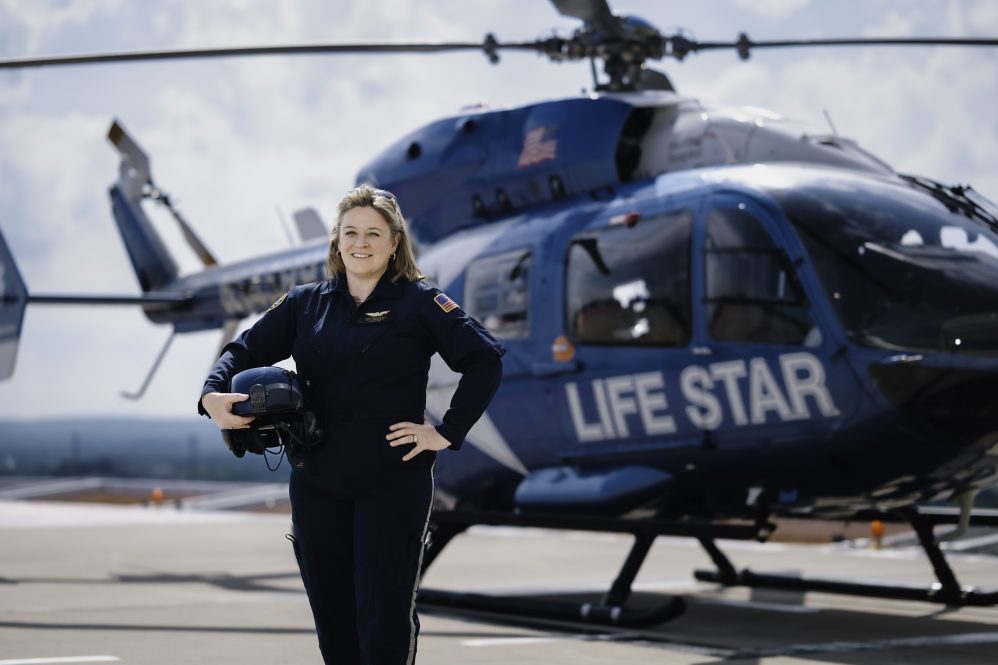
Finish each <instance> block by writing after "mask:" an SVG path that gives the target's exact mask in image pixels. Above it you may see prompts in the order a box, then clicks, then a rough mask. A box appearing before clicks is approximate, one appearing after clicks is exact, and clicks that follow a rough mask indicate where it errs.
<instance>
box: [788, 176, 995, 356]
mask: <svg viewBox="0 0 998 665" xmlns="http://www.w3.org/2000/svg"><path fill="white" fill-rule="evenodd" d="M841 184H844V183H835V184H832V185H830V186H820V185H819V186H805V187H798V188H788V189H785V190H779V191H774V192H773V196H774V197H775V198H776V200H777V202H778V203H779V204H780V206H781V207H782V208H783V211H784V213H785V214H786V216H787V218H788V219H789V220H790V221H791V223H792V224H793V225H794V226H795V227H796V229H797V231H798V233H799V235H800V238H801V240H802V241H803V244H804V247H805V249H806V250H807V252H808V254H809V255H810V257H811V259H812V261H813V263H814V266H815V269H816V271H817V273H818V276H819V278H820V280H821V282H822V284H823V286H824V288H825V290H826V292H827V294H828V297H829V299H830V301H831V303H832V305H833V307H834V309H835V312H836V314H837V316H838V318H839V321H840V322H841V323H842V325H843V326H844V328H845V330H846V333H847V334H848V335H849V337H851V338H852V339H853V340H855V341H856V342H857V343H859V344H862V345H865V346H872V347H880V348H890V349H897V350H912V351H946V352H960V353H973V352H977V353H986V354H989V355H995V354H998V233H996V232H995V230H994V229H993V228H991V227H989V226H988V225H987V224H985V223H983V222H979V221H976V220H971V219H969V218H968V217H966V216H964V215H962V214H960V213H957V212H951V211H950V210H948V209H947V208H946V207H945V206H944V205H943V204H942V203H940V202H939V201H937V200H935V199H933V198H931V197H930V196H928V195H925V194H923V193H920V192H918V191H915V190H914V189H906V188H902V187H897V186H894V185H889V184H886V183H876V182H869V181H867V182H866V183H864V184H863V185H862V186H860V187H843V186H840V185H841Z"/></svg>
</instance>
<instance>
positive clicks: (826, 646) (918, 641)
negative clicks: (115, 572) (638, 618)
mask: <svg viewBox="0 0 998 665" xmlns="http://www.w3.org/2000/svg"><path fill="white" fill-rule="evenodd" d="M995 643H998V632H992V633H958V634H956V635H936V636H932V637H901V638H895V639H886V640H870V641H867V642H847V641H840V642H818V643H815V644H788V645H786V646H779V647H772V648H766V649H744V650H741V649H740V650H737V651H736V652H735V653H734V654H733V655H732V656H731V658H733V659H739V658H770V657H778V656H799V655H806V654H820V653H853V652H856V651H888V650H893V649H914V648H919V647H940V646H960V645H969V644H995ZM0 665H2V664H0Z"/></svg>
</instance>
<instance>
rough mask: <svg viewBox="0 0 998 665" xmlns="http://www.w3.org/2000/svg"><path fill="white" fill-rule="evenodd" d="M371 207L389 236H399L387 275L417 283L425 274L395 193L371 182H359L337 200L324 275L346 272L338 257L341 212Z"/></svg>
mask: <svg viewBox="0 0 998 665" xmlns="http://www.w3.org/2000/svg"><path fill="white" fill-rule="evenodd" d="M364 207H366V208H373V209H374V210H375V211H376V212H377V213H378V214H380V215H381V217H382V219H384V220H385V222H386V223H387V224H388V228H389V229H391V233H392V238H393V239H394V238H398V246H397V247H396V248H395V253H394V254H393V256H392V258H391V259H389V260H388V271H387V272H388V278H389V279H390V280H391V281H392V282H397V281H398V279H399V277H404V278H405V279H407V280H409V281H410V282H418V281H420V280H422V279H425V278H426V276H425V275H424V274H423V273H422V272H420V270H419V267H418V266H417V265H416V257H415V255H414V254H413V251H412V243H411V242H410V241H409V230H408V229H407V228H406V224H405V219H404V218H403V217H402V210H401V209H400V208H399V204H398V201H396V200H395V195H394V194H392V193H391V192H388V191H385V190H383V189H375V188H374V187H371V186H370V185H361V186H360V187H356V188H354V189H351V190H350V191H348V192H347V193H346V195H345V196H344V197H343V198H342V199H341V200H340V204H339V205H338V206H337V207H336V224H335V225H334V226H333V231H332V233H331V234H330V235H329V253H328V255H327V256H326V274H327V275H328V276H329V277H330V278H335V277H339V276H340V275H342V274H344V273H345V272H346V267H345V266H344V265H343V259H342V258H341V257H340V254H339V249H340V226H341V225H342V224H343V215H345V214H346V213H347V211H348V210H352V209H353V208H364Z"/></svg>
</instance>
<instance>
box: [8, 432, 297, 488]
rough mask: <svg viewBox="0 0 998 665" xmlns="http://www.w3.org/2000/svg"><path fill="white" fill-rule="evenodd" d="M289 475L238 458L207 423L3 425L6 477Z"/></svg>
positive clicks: (222, 477) (232, 477)
mask: <svg viewBox="0 0 998 665" xmlns="http://www.w3.org/2000/svg"><path fill="white" fill-rule="evenodd" d="M276 462H277V460H276V458H275V459H274V460H272V461H271V466H274V465H275V464H276ZM289 470H290V466H289V465H288V463H287V461H284V462H283V463H282V464H281V468H280V469H279V470H278V471H277V472H271V471H269V470H268V469H267V467H266V465H265V464H264V461H263V459H261V458H260V457H257V456H254V455H247V456H246V457H244V458H243V459H237V458H236V457H235V456H233V455H232V453H230V452H229V450H228V449H227V448H226V447H225V444H224V443H223V442H222V437H221V435H220V434H219V431H218V428H217V427H216V426H215V425H213V424H212V423H211V422H210V421H209V420H207V419H204V418H177V419H146V418H120V419H118V418H90V419H83V418H74V419H46V420H0V475H19V476H21V475H32V476H36V475H37V476H80V475H101V476H114V477H125V478H131V477H143V478H190V479H199V480H254V481H274V482H287V478H288V472H289Z"/></svg>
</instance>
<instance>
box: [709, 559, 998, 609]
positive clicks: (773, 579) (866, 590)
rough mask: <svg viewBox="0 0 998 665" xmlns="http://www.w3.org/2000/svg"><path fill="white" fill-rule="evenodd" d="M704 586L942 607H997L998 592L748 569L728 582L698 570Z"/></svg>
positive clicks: (719, 574) (718, 574) (715, 573)
mask: <svg viewBox="0 0 998 665" xmlns="http://www.w3.org/2000/svg"><path fill="white" fill-rule="evenodd" d="M693 574H694V575H695V576H696V578H697V579H698V580H699V581H701V582H714V583H717V584H721V585H723V586H726V587H728V586H745V587H749V588H752V589H774V590H780V591H817V592H821V593H835V594H844V595H850V596H866V597H869V598H887V599H890V600H915V601H922V602H926V603H941V604H944V605H948V606H950V607H965V606H977V607H986V606H993V605H998V591H990V590H989V591H982V590H980V589H977V588H975V587H970V586H960V587H957V588H956V589H951V588H948V587H945V586H944V585H942V584H941V583H939V582H937V583H935V584H932V585H929V586H928V587H926V586H922V585H917V584H900V583H897V584H877V583H874V582H860V581H857V580H847V579H834V578H807V577H800V576H796V575H786V574H778V573H754V572H752V571H751V570H749V569H747V568H746V569H743V570H740V571H738V572H736V574H735V577H734V578H729V577H727V576H726V575H724V573H722V572H720V571H717V570H697V571H694V573H693Z"/></svg>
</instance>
